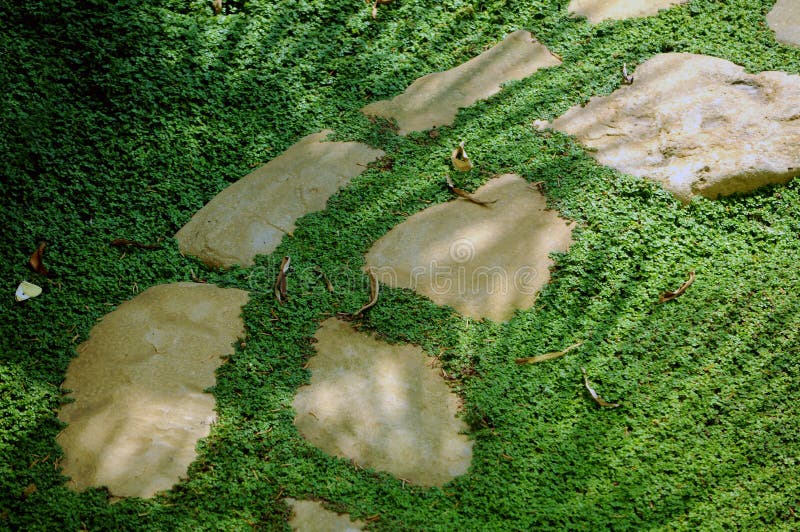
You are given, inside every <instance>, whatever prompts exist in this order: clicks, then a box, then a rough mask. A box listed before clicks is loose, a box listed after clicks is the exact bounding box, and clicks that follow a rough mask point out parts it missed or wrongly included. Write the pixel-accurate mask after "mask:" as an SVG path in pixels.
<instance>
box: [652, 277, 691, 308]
mask: <svg viewBox="0 0 800 532" xmlns="http://www.w3.org/2000/svg"><path fill="white" fill-rule="evenodd" d="M693 282H694V271H691V272H689V278H688V279H687V280H686V281H685V282H684V283H683V284H682V285H680V287H678V289H677V290H675V291H674V292H672V291H670V290H667V291H666V292H664V293H663V294H661V297H659V298H658V302H659V303H665V302H667V301H672V300H673V299H675V298H677V297H680V296H681V294H683V293H684V292H686V289H687V288H689V286H690V285H691V284H692V283H693Z"/></svg>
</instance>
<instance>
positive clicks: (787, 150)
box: [550, 53, 800, 201]
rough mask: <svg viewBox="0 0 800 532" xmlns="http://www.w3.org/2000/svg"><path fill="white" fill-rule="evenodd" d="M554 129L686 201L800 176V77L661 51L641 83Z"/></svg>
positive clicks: (641, 72) (573, 112) (596, 101)
mask: <svg viewBox="0 0 800 532" xmlns="http://www.w3.org/2000/svg"><path fill="white" fill-rule="evenodd" d="M550 127H552V128H554V129H558V130H560V131H564V132H566V133H569V134H571V135H575V136H576V137H577V139H578V141H579V142H580V143H581V144H583V145H585V146H588V147H589V148H590V149H591V150H592V151H593V153H592V154H591V155H592V156H593V157H594V158H595V159H597V161H598V162H600V163H601V164H604V165H606V166H610V167H612V168H616V169H617V170H619V171H621V172H625V173H628V174H632V175H635V176H638V177H646V178H649V179H653V180H655V181H658V182H660V183H662V184H663V186H664V187H665V188H666V189H667V190H670V191H672V192H673V193H674V194H675V195H676V196H678V197H679V198H681V199H682V200H684V201H688V200H689V199H690V198H691V197H692V196H693V195H702V196H705V197H707V198H712V199H713V198H718V197H720V196H726V195H729V194H734V193H737V192H739V193H743V192H750V191H752V190H754V189H757V188H759V187H761V186H764V185H767V184H771V183H786V182H788V181H789V180H791V179H792V178H793V177H794V176H796V175H798V174H800V150H799V149H798V146H800V76H797V75H789V74H786V73H784V72H762V73H760V74H757V75H752V74H748V73H746V72H745V71H744V68H742V67H740V66H737V65H735V64H733V63H731V62H729V61H725V60H723V59H718V58H715V57H709V56H704V55H693V54H682V53H670V54H659V55H657V56H655V57H653V58H652V59H649V60H648V61H646V62H644V63H642V64H641V65H640V66H639V67H638V68H637V69H636V71H635V73H634V82H633V84H632V85H623V86H621V87H620V88H619V89H617V90H616V91H614V92H613V93H612V94H610V95H609V96H604V97H599V98H593V99H592V100H591V101H589V103H588V104H586V105H585V107H581V106H575V107H573V108H571V109H569V110H568V111H567V112H566V113H565V114H564V115H562V116H561V117H559V118H558V119H556V120H555V121H553V123H552V124H551V125H550Z"/></svg>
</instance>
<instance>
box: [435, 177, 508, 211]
mask: <svg viewBox="0 0 800 532" xmlns="http://www.w3.org/2000/svg"><path fill="white" fill-rule="evenodd" d="M447 189H448V190H449V191H450V192H452V193H453V194H455V195H456V196H459V197H461V198H464V199H465V200H468V201H471V202H472V203H475V204H477V205H481V206H483V207H487V206H489V205H491V204H492V203H497V200H492V201H483V200H479V199H478V198H476V197H475V196H473V195H472V194H470V193H469V192H467V191H466V190H461V189H460V188H456V186H455V185H454V184H453V180H452V179H450V176H447Z"/></svg>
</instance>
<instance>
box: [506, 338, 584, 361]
mask: <svg viewBox="0 0 800 532" xmlns="http://www.w3.org/2000/svg"><path fill="white" fill-rule="evenodd" d="M582 345H583V342H582V341H581V342H578V343H575V344H572V345H571V346H569V347H568V348H566V349H564V350H563V351H551V352H549V353H545V354H543V355H539V356H535V357H525V358H518V359H517V360H515V362H516V363H517V364H536V363H537V362H544V361H545V360H552V359H554V358H558V357H560V356H564V355H566V354H567V353H569V352H570V351H572V350H573V349H577V348H578V347H580V346H582Z"/></svg>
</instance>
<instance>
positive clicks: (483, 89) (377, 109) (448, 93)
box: [361, 31, 561, 135]
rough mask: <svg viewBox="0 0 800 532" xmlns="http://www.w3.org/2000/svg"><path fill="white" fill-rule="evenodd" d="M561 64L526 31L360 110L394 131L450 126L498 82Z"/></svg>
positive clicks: (485, 95)
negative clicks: (391, 125) (392, 123)
mask: <svg viewBox="0 0 800 532" xmlns="http://www.w3.org/2000/svg"><path fill="white" fill-rule="evenodd" d="M560 64H561V61H560V60H559V59H558V58H557V57H556V56H554V55H553V54H552V53H550V51H549V50H548V49H547V48H545V47H544V46H543V45H541V44H539V43H538V42H537V41H536V40H535V39H533V37H531V34H530V33H529V32H527V31H515V32H514V33H511V34H509V35H508V36H506V38H505V39H503V41H502V42H501V43H500V44H497V45H496V46H494V47H493V48H491V49H490V50H487V51H485V52H483V53H482V54H480V55H479V56H477V57H474V58H472V59H470V60H469V61H467V62H466V63H464V64H462V65H459V66H457V67H455V68H453V69H451V70H448V71H446V72H436V73H433V74H428V75H427V76H423V77H421V78H419V79H417V80H416V81H414V83H412V84H411V85H410V86H409V87H408V88H407V89H406V91H405V92H404V93H402V94H400V95H398V96H395V97H394V98H393V99H391V100H383V101H380V102H375V103H372V104H369V105H367V106H366V107H364V108H363V109H361V112H363V113H364V114H366V115H370V116H382V117H384V118H390V119H391V118H394V119H396V120H397V125H398V127H399V133H400V134H401V135H405V134H407V133H409V132H410V131H421V130H425V129H430V128H432V127H433V126H446V125H450V124H452V123H453V120H455V117H456V113H457V112H458V109H459V108H460V107H468V106H470V105H472V104H473V103H475V102H477V101H478V100H482V99H486V98H488V97H489V96H491V95H493V94H495V93H496V92H498V91H500V88H501V87H500V86H501V84H503V83H505V82H507V81H511V80H517V79H523V78H526V77H528V76H530V75H531V74H533V73H534V72H536V71H537V70H539V69H540V68H544V67H549V66H556V65H560Z"/></svg>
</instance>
